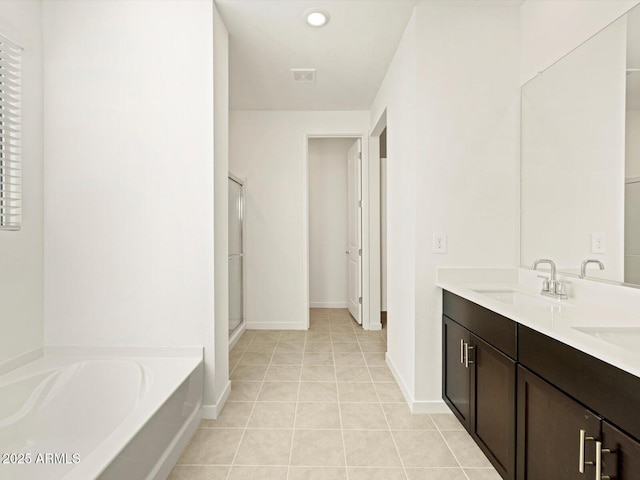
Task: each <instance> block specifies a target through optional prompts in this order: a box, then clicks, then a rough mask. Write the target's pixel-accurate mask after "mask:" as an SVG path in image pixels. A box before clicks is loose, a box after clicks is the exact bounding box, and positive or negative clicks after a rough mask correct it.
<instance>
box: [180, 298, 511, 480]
mask: <svg viewBox="0 0 640 480" xmlns="http://www.w3.org/2000/svg"><path fill="white" fill-rule="evenodd" d="M385 334H386V330H383V331H382V332H367V331H364V330H362V328H361V327H360V326H359V325H358V324H356V323H355V322H354V321H353V320H352V319H351V317H350V316H349V314H348V313H347V311H346V310H339V309H313V310H312V311H311V328H310V329H309V331H307V332H304V331H255V330H253V331H251V330H248V331H246V332H245V333H244V335H243V336H242V338H241V339H240V340H239V341H238V343H237V344H236V346H235V347H234V348H233V350H232V351H231V353H230V364H231V367H230V368H231V369H232V370H231V380H232V387H231V395H230V397H229V400H228V402H227V404H226V405H225V407H224V410H223V412H222V414H221V415H220V417H219V418H218V419H217V420H203V421H202V423H201V424H200V428H199V429H198V430H197V432H196V434H195V435H194V437H193V439H192V440H191V442H190V443H189V445H188V446H187V448H186V449H185V451H184V453H183V454H182V457H181V458H180V460H179V461H178V464H177V465H176V467H175V468H174V470H173V472H172V473H171V475H170V477H169V480H205V479H206V480H500V476H499V475H498V474H497V473H496V471H495V470H494V469H493V468H492V467H491V464H490V463H489V461H488V460H487V459H486V458H485V456H484V455H483V454H482V452H481V451H480V449H479V448H478V447H477V446H476V445H475V443H474V442H473V441H472V440H471V437H469V435H468V434H467V432H465V431H464V430H463V429H462V427H461V425H460V424H459V423H458V421H457V420H456V419H455V417H454V416H453V415H451V414H437V415H412V414H411V413H410V412H409V409H408V407H407V405H406V403H405V401H404V398H403V396H402V393H401V392H400V389H399V388H398V386H397V385H396V383H395V381H394V379H393V376H392V375H391V372H390V371H389V369H388V368H387V366H386V364H385V361H384V352H385V351H386V339H385Z"/></svg>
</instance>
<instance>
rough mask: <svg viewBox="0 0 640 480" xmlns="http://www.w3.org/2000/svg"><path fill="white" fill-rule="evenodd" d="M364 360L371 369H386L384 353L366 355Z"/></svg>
mask: <svg viewBox="0 0 640 480" xmlns="http://www.w3.org/2000/svg"><path fill="white" fill-rule="evenodd" d="M364 359H365V361H366V362H367V365H368V366H370V367H386V366H387V363H386V362H385V359H384V353H365V354H364Z"/></svg>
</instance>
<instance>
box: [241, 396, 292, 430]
mask: <svg viewBox="0 0 640 480" xmlns="http://www.w3.org/2000/svg"><path fill="white" fill-rule="evenodd" d="M295 413H296V404H295V403H293V402H286V403H285V402H256V404H255V407H254V408H253V412H252V413H251V418H249V423H248V424H247V428H293V419H294V416H295Z"/></svg>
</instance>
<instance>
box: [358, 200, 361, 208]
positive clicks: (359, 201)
mask: <svg viewBox="0 0 640 480" xmlns="http://www.w3.org/2000/svg"><path fill="white" fill-rule="evenodd" d="M358 206H359V207H360V208H362V200H358Z"/></svg>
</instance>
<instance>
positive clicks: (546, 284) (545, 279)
mask: <svg viewBox="0 0 640 480" xmlns="http://www.w3.org/2000/svg"><path fill="white" fill-rule="evenodd" d="M538 278H541V279H542V291H543V292H548V291H549V290H550V284H549V277H545V276H544V275H538Z"/></svg>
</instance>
